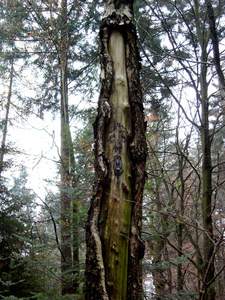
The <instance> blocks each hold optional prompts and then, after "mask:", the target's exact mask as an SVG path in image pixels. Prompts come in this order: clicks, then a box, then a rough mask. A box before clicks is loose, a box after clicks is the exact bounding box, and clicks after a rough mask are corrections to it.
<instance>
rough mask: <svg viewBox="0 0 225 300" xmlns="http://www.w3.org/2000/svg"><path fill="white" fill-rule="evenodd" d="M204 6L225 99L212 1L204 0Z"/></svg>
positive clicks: (223, 93) (224, 79) (224, 82)
mask: <svg viewBox="0 0 225 300" xmlns="http://www.w3.org/2000/svg"><path fill="white" fill-rule="evenodd" d="M205 3H206V7H207V14H208V21H209V29H210V35H211V40H212V46H213V56H214V64H215V68H216V72H217V75H218V78H219V83H220V88H221V94H222V97H223V100H225V99H224V98H225V78H224V74H223V71H222V68H221V59H220V51H219V39H218V34H217V29H216V20H215V14H214V10H213V6H212V2H211V1H210V0H206V1H205Z"/></svg>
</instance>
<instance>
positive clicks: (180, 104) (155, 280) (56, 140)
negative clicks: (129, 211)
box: [0, 0, 225, 300]
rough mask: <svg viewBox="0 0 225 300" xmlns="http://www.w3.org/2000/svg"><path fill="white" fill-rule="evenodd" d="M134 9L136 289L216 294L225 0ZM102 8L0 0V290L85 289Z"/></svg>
mask: <svg viewBox="0 0 225 300" xmlns="http://www.w3.org/2000/svg"><path fill="white" fill-rule="evenodd" d="M134 11H135V20H136V27H137V31H138V37H139V50H140V56H141V61H142V69H141V84H142V89H143V96H144V105H145V121H146V124H147V132H146V138H147V144H148V157H147V167H146V184H145V193H144V200H143V228H142V239H143V240H144V243H145V256H144V259H143V270H144V297H145V299H181V298H182V299H207V300H208V299H210V300H213V299H218V300H220V299H221V300H223V299H224V295H225V287H224V284H223V283H224V280H225V255H224V254H225V253H224V252H225V248H224V230H225V226H224V225H225V219H224V217H225V216H224V213H225V206H224V191H225V190H224V184H225V177H224V174H225V173H224V171H225V168H224V163H225V160H224V159H225V152H224V146H225V145H224V143H225V141H224V125H225V123H224V122H225V119H224V105H225V103H224V90H225V81H224V76H223V65H224V63H223V61H224V32H225V31H224V25H225V22H224V21H225V18H224V11H225V1H223V0H222V1H219V0H218V1H209V0H208V1H201V0H190V1H179V0H177V1H163V0H158V1H151V0H143V1H136V2H135V8H134ZM102 12H103V3H102V1H88V0H87V1H81V0H73V1H72V0H71V1H70V0H67V1H66V0H62V1H53V0H42V1H41V0H40V1H39V0H36V1H33V0H23V1H19V0H7V1H1V3H0V15H1V16H0V78H1V81H0V86H1V89H0V105H1V121H0V129H1V141H0V142H1V149H0V150H1V151H0V189H1V194H0V247H1V248H0V297H1V299H17V298H22V299H39V300H41V299H70V298H71V299H74V295H75V299H79V297H82V291H83V285H84V269H85V224H86V219H87V210H88V208H89V204H90V199H91V195H92V186H93V184H94V177H95V175H94V166H93V161H94V158H93V143H94V139H93V133H92V131H93V130H92V123H93V122H94V119H95V116H96V107H97V99H98V93H99V88H100V80H99V76H100V74H99V73H100V72H99V38H98V28H99V24H100V19H101V16H102ZM24 127H25V128H29V132H28V129H26V130H24V131H23V130H22V133H21V128H24ZM37 128H38V129H37ZM43 142H45V145H46V146H43ZM45 147H46V148H45ZM62 166H63V167H62ZM68 172H69V174H72V175H71V177H70V178H68V177H67V176H66V174H67V173H68ZM59 187H60V189H59ZM65 198H66V199H70V198H71V199H73V200H75V201H73V207H72V208H71V207H67V206H66V205H65V201H64V199H65ZM71 209H72V213H71ZM68 215H69V216H70V217H71V218H68ZM68 232H69V234H68ZM71 245H73V246H72V247H71ZM68 266H70V267H68ZM64 283H65V284H64ZM205 291H207V295H208V296H207V297H208V298H201V297H203V296H202V295H204V294H205ZM61 293H62V294H63V295H61ZM66 294H67V295H66Z"/></svg>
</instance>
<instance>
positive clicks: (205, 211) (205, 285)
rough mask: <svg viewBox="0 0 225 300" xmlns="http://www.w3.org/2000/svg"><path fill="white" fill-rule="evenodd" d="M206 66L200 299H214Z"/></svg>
mask: <svg viewBox="0 0 225 300" xmlns="http://www.w3.org/2000/svg"><path fill="white" fill-rule="evenodd" d="M201 48H202V49H201V50H202V55H201V59H202V61H207V43H205V42H204V41H203V44H202V47H201ZM206 78H207V66H206V64H202V65H201V79H200V85H201V101H202V103H201V104H202V105H201V107H202V113H201V115H202V119H201V123H202V124H201V142H202V202H201V204H202V205H201V206H202V221H203V228H204V234H203V266H202V288H201V293H200V299H201V300H215V288H214V284H210V282H211V280H212V279H213V278H214V273H215V268H214V256H215V254H214V241H213V220H212V162H211V137H210V132H209V99H208V93H207V91H208V84H207V80H206Z"/></svg>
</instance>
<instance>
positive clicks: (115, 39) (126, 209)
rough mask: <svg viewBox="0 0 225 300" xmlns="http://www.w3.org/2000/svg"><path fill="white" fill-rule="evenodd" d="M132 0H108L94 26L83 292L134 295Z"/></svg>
mask: <svg viewBox="0 0 225 300" xmlns="http://www.w3.org/2000/svg"><path fill="white" fill-rule="evenodd" d="M132 6H133V1H128V0H124V1H112V0H109V1H107V3H106V6H105V13H104V17H103V19H102V23H101V27H100V41H101V70H102V72H101V91H100V97H99V104H98V105H99V106H98V115H97V118H96V121H95V124H94V135H95V170H96V183H95V189H94V196H93V198H92V201H91V207H90V210H89V215H88V222H87V229H86V242H87V256H86V272H85V273H86V274H85V275H86V290H85V297H86V299H88V300H103V299H104V300H109V299H111V300H122V299H124V300H125V299H133V300H134V299H135V300H138V299H142V297H143V293H142V268H141V259H142V258H143V255H144V244H143V242H142V240H141V223H142V220H141V219H142V196H143V188H144V182H145V161H146V152H147V150H146V148H147V147H146V140H145V124H144V116H143V103H142V92H141V86H140V79H139V68H140V57H139V54H138V49H137V36H136V30H135V27H134V25H133V23H132V21H133V7H132Z"/></svg>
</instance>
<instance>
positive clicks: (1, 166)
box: [0, 58, 14, 178]
mask: <svg viewBox="0 0 225 300" xmlns="http://www.w3.org/2000/svg"><path fill="white" fill-rule="evenodd" d="M10 63H11V67H10V75H9V88H8V95H7V103H6V111H5V120H4V124H3V133H2V142H1V151H0V178H1V175H2V171H3V169H4V155H5V150H6V149H5V148H6V137H7V133H8V124H9V111H10V106H11V98H12V85H13V77H14V69H13V67H14V60H13V58H12V59H11V60H10Z"/></svg>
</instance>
